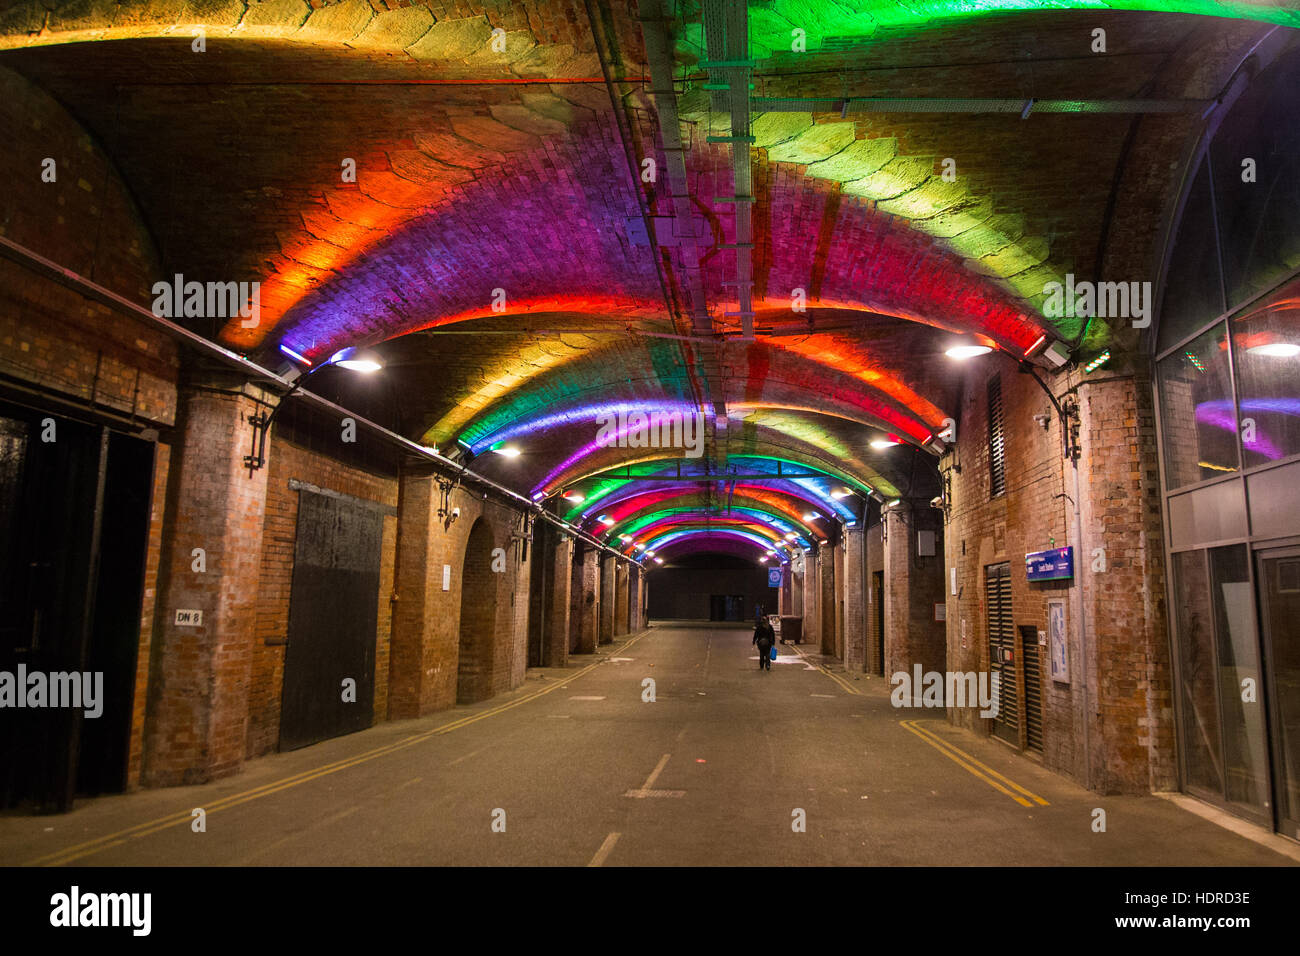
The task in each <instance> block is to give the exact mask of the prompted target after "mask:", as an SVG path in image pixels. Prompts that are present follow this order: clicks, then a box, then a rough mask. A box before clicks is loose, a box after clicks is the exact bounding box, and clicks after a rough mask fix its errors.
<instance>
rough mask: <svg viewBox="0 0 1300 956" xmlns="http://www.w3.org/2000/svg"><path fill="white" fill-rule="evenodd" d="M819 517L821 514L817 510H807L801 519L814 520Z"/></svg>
mask: <svg viewBox="0 0 1300 956" xmlns="http://www.w3.org/2000/svg"><path fill="white" fill-rule="evenodd" d="M820 517H821V515H819V514H818V513H817V512H815V511H809V512H808V513H807V514H805V515H804V516H803V520H804V521H816V520H817V519H818V518H820Z"/></svg>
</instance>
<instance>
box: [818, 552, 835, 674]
mask: <svg viewBox="0 0 1300 956" xmlns="http://www.w3.org/2000/svg"><path fill="white" fill-rule="evenodd" d="M817 579H818V582H819V583H820V585H821V588H820V594H819V595H818V601H817V606H818V609H819V610H820V612H821V613H820V614H818V615H817V616H818V619H819V620H818V623H819V624H820V625H821V627H820V628H819V634H820V640H821V652H822V653H823V654H827V655H831V656H834V654H835V622H836V618H837V616H838V612H839V602H838V601H837V600H836V596H835V595H836V588H837V586H838V584H839V582H838V581H836V580H835V549H834V548H833V547H831V546H830V545H829V544H825V545H822V546H821V547H820V548H818V549H817Z"/></svg>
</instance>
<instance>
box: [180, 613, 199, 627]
mask: <svg viewBox="0 0 1300 956" xmlns="http://www.w3.org/2000/svg"><path fill="white" fill-rule="evenodd" d="M176 623H177V624H178V625H180V626H181V627H198V626H199V625H201V624H202V623H203V612H202V611H181V610H177V612H176Z"/></svg>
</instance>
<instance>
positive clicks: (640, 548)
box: [632, 543, 645, 551]
mask: <svg viewBox="0 0 1300 956" xmlns="http://www.w3.org/2000/svg"><path fill="white" fill-rule="evenodd" d="M632 550H633V551H644V550H645V545H644V544H639V543H638V544H634V545H632Z"/></svg>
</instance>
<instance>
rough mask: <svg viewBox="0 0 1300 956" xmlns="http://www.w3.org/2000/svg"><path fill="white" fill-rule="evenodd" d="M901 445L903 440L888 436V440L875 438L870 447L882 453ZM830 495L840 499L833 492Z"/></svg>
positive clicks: (895, 436)
mask: <svg viewBox="0 0 1300 956" xmlns="http://www.w3.org/2000/svg"><path fill="white" fill-rule="evenodd" d="M901 444H903V439H901V438H899V437H898V436H897V435H890V436H889V437H888V438H877V439H875V440H873V441H872V442H871V447H872V448H874V449H876V450H877V451H882V450H884V449H886V448H893V447H894V446H895V445H901ZM831 495H832V496H833V497H842V496H840V495H836V494H835V492H831Z"/></svg>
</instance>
